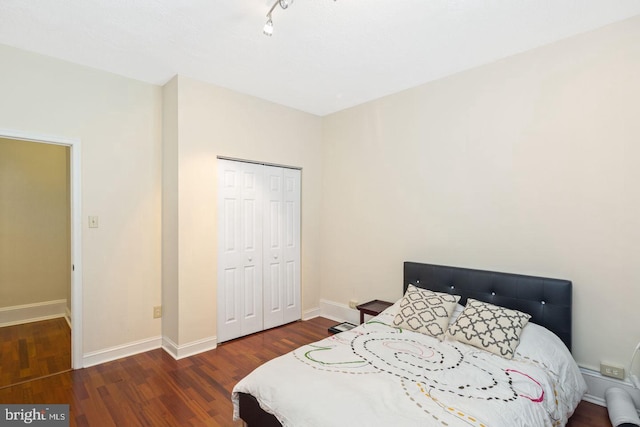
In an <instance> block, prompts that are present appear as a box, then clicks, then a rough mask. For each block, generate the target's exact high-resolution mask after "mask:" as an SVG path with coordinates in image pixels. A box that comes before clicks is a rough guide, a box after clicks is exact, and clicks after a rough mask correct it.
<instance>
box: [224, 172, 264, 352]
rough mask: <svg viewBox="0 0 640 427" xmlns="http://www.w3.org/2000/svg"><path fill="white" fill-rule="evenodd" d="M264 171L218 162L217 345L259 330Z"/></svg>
mask: <svg viewBox="0 0 640 427" xmlns="http://www.w3.org/2000/svg"><path fill="white" fill-rule="evenodd" d="M262 194H263V169H262V166H261V165H256V164H252V163H243V162H235V161H230V160H218V215H219V218H218V286H217V290H218V297H217V299H218V303H217V307H218V316H217V317H218V336H217V338H218V342H223V341H227V340H230V339H233V338H237V337H240V336H243V335H247V334H251V333H253V332H257V331H261V330H262V329H263V301H262V293H263V289H262V272H263V264H262V259H263V254H262V247H263V243H262V231H263V230H262V224H263V219H262V206H263V198H262Z"/></svg>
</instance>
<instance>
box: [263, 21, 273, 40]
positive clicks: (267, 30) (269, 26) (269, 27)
mask: <svg viewBox="0 0 640 427" xmlns="http://www.w3.org/2000/svg"><path fill="white" fill-rule="evenodd" d="M262 32H263V34H264V35H265V36H269V37H271V36H272V35H273V21H272V20H271V17H270V16H269V20H268V21H267V23H266V24H264V28H263V29H262Z"/></svg>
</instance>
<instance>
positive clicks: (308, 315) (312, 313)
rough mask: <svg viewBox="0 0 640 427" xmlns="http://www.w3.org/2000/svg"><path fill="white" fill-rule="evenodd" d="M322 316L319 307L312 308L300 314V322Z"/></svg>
mask: <svg viewBox="0 0 640 427" xmlns="http://www.w3.org/2000/svg"><path fill="white" fill-rule="evenodd" d="M318 316H322V310H320V307H316V308H312V309H311V310H307V311H305V312H304V313H302V320H311V319H313V318H314V317H318Z"/></svg>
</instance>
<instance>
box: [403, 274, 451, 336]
mask: <svg viewBox="0 0 640 427" xmlns="http://www.w3.org/2000/svg"><path fill="white" fill-rule="evenodd" d="M459 300H460V297H459V296H458V295H450V294H446V293H440V292H433V291H430V290H428V289H420V288H417V287H415V286H414V285H409V286H408V287H407V292H406V293H405V294H404V297H402V300H400V306H399V307H398V314H396V317H395V318H394V319H393V325H394V326H396V327H399V328H402V329H409V330H411V331H415V332H420V333H423V334H427V335H431V336H432V337H436V338H442V337H444V333H445V331H446V330H447V326H448V325H449V318H450V317H451V314H452V313H453V310H454V309H455V307H456V305H457V303H458V301H459Z"/></svg>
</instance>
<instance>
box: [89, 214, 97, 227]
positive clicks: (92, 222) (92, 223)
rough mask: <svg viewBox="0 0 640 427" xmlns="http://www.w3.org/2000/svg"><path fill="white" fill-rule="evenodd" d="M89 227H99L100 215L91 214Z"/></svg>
mask: <svg viewBox="0 0 640 427" xmlns="http://www.w3.org/2000/svg"><path fill="white" fill-rule="evenodd" d="M89 228H98V217H97V216H90V217H89Z"/></svg>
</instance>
